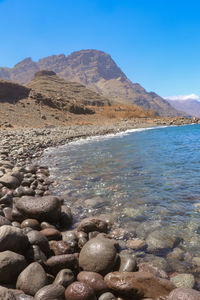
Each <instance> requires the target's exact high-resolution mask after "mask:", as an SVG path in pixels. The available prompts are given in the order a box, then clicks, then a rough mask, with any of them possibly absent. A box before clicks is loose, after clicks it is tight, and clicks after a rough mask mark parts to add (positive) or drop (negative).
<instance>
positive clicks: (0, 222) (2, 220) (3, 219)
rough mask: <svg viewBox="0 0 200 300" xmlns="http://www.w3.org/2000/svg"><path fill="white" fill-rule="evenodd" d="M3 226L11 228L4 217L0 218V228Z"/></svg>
mask: <svg viewBox="0 0 200 300" xmlns="http://www.w3.org/2000/svg"><path fill="white" fill-rule="evenodd" d="M3 225H10V226H11V222H10V221H9V220H8V219H7V218H6V217H3V216H0V227H1V226H3Z"/></svg>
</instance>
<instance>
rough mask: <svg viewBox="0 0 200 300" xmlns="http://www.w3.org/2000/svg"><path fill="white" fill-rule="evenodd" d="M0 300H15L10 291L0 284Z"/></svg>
mask: <svg viewBox="0 0 200 300" xmlns="http://www.w3.org/2000/svg"><path fill="white" fill-rule="evenodd" d="M0 300H16V298H15V295H14V293H13V292H12V291H10V290H9V289H7V288H5V287H3V286H0Z"/></svg>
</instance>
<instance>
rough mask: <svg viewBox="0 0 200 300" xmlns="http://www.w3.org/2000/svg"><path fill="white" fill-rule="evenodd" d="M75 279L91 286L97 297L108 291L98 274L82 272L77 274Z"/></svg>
mask: <svg viewBox="0 0 200 300" xmlns="http://www.w3.org/2000/svg"><path fill="white" fill-rule="evenodd" d="M77 279H78V281H82V282H85V283H87V284H88V285H89V286H91V288H93V290H94V291H95V294H97V295H100V294H102V293H104V292H106V291H107V290H108V287H107V285H106V284H105V282H104V279H103V276H102V275H100V274H98V273H95V272H86V271H82V272H80V273H79V274H78V276H77Z"/></svg>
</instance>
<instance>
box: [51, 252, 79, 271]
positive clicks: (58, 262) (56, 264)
mask: <svg viewBox="0 0 200 300" xmlns="http://www.w3.org/2000/svg"><path fill="white" fill-rule="evenodd" d="M46 265H47V267H48V269H49V271H50V273H51V274H53V275H57V273H58V272H59V271H60V270H62V269H72V270H73V269H76V268H77V266H78V260H77V257H76V256H75V255H74V254H64V255H58V256H52V257H50V258H49V259H48V260H47V261H46Z"/></svg>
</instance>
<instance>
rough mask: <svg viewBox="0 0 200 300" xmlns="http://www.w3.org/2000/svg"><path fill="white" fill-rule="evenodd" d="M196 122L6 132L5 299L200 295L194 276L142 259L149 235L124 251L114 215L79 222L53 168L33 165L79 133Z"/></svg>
mask: <svg viewBox="0 0 200 300" xmlns="http://www.w3.org/2000/svg"><path fill="white" fill-rule="evenodd" d="M194 122H197V123H198V120H196V119H195V120H194V119H186V118H182V119H180V118H179V119H178V118H177V119H174V120H172V119H169V120H157V121H155V122H151V124H149V123H147V122H145V121H144V120H141V121H137V122H130V121H127V122H124V123H119V124H118V125H117V126H116V124H115V125H104V126H103V125H102V126H97V125H87V126H86V125H84V126H71V127H55V128H52V127H51V128H42V129H30V130H28V129H26V130H25V129H18V130H3V131H0V299H8V300H14V299H16V300H25V299H27V300H28V299H36V300H64V299H66V300H95V299H96V300H97V299H98V300H114V299H118V300H120V299H124V300H128V299H129V300H131V299H133V300H134V299H136V300H137V299H138V300H140V299H141V300H142V299H146V300H147V299H149V300H150V299H160V300H185V299H187V300H197V299H200V292H199V291H197V290H194V289H192V287H193V286H194V278H193V275H190V274H179V273H177V274H174V276H173V280H171V279H172V278H171V279H170V277H169V274H167V273H166V272H165V271H164V270H162V268H161V267H160V266H159V265H158V266H157V267H156V266H155V265H153V264H150V263H146V262H142V261H138V260H137V257H136V256H135V254H134V251H136V250H138V249H142V248H143V247H144V244H143V241H142V240H139V239H131V238H130V239H128V242H127V249H125V250H122V249H121V247H120V242H119V241H118V240H117V238H116V235H117V234H115V235H113V234H111V232H113V228H112V224H111V223H110V222H109V220H104V219H99V218H96V217H92V216H88V218H86V219H84V220H82V221H81V222H80V223H79V224H76V226H73V227H72V224H73V215H72V212H71V209H70V207H69V206H68V205H67V203H66V201H65V202H64V199H62V198H61V197H60V196H59V195H58V196H54V195H51V192H50V190H49V188H50V186H51V184H52V181H51V180H50V178H49V175H50V174H49V170H48V168H47V167H46V166H41V165H35V164H33V159H35V158H37V157H39V156H40V155H41V154H42V152H43V150H44V149H45V148H47V147H50V146H57V145H61V144H65V143H67V142H68V141H70V140H72V139H75V138H80V137H87V136H94V135H103V134H107V133H117V132H119V131H124V130H127V129H132V128H138V127H151V126H156V125H176V124H178V125H182V124H190V123H194ZM174 247H175V246H174ZM175 254H176V255H179V254H180V253H175ZM175 254H174V255H175ZM187 275H188V276H189V277H187ZM184 276H185V277H184ZM186 277H187V278H186ZM185 278H186V279H185ZM188 282H189V283H188Z"/></svg>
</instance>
